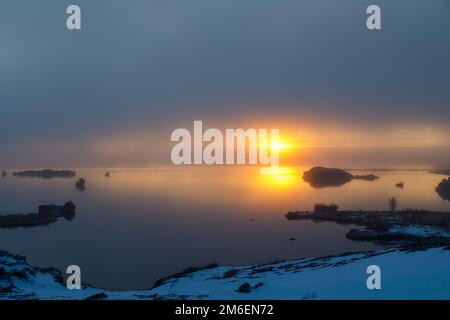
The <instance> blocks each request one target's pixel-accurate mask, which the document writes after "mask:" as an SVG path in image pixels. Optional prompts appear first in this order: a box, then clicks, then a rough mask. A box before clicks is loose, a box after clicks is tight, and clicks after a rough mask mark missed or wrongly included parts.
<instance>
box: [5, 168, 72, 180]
mask: <svg viewBox="0 0 450 320" xmlns="http://www.w3.org/2000/svg"><path fill="white" fill-rule="evenodd" d="M75 175H76V172H75V171H73V170H52V169H44V170H26V171H18V172H14V173H13V176H15V177H22V178H24V177H26V178H43V179H52V178H73V177H75Z"/></svg>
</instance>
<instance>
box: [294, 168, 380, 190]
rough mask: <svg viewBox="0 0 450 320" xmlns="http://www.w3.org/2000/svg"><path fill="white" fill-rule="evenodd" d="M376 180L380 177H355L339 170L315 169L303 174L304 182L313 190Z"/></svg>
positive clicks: (371, 175) (370, 175)
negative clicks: (357, 181)
mask: <svg viewBox="0 0 450 320" xmlns="http://www.w3.org/2000/svg"><path fill="white" fill-rule="evenodd" d="M376 179H378V177H377V176H375V175H373V174H368V175H353V174H351V173H349V172H347V171H345V170H342V169H338V168H324V167H314V168H312V169H310V170H309V171H305V172H304V173H303V180H305V181H306V182H308V183H309V184H310V185H311V186H312V187H313V188H325V187H338V186H342V185H344V184H346V183H348V182H350V181H352V180H367V181H374V180H376Z"/></svg>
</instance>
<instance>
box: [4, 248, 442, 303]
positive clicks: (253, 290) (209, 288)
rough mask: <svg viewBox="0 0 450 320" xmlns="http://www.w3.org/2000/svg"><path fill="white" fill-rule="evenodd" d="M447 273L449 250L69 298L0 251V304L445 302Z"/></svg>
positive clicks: (59, 280)
mask: <svg viewBox="0 0 450 320" xmlns="http://www.w3.org/2000/svg"><path fill="white" fill-rule="evenodd" d="M370 265H377V266H379V267H380V268H381V270H382V272H385V274H386V275H388V279H389V280H388V282H383V283H388V284H389V285H383V287H382V288H383V289H382V290H368V289H367V288H366V279H367V267H368V266H370ZM448 270H450V251H449V250H448V247H439V248H431V247H421V248H410V247H396V248H390V249H385V250H380V251H364V252H356V253H355V252H353V253H351V252H349V253H343V254H339V255H333V256H328V257H321V258H306V259H297V260H289V261H281V262H276V263H270V264H263V265H252V266H244V267H225V266H219V267H214V268H207V269H200V270H195V271H193V272H189V273H184V274H183V275H177V276H174V277H168V278H166V279H165V281H163V282H161V283H160V284H159V285H158V286H156V287H154V288H153V289H150V290H145V291H134V292H133V291H122V292H116V291H105V290H102V289H97V288H93V287H89V286H83V287H82V288H81V289H80V290H69V289H67V288H66V286H65V285H64V282H63V277H62V274H61V273H60V272H59V271H58V270H56V269H53V268H49V269H40V268H36V267H33V266H31V265H29V264H28V263H27V262H26V260H25V258H24V257H21V256H15V255H11V254H9V253H6V252H2V251H0V300H11V299H32V300H35V299H46V300H52V299H57V300H62V299H77V300H82V299H83V300H95V299H110V300H115V299H119V300H143V299H177V300H185V299H191V300H192V299H216V300H223V299H235V300H240V299H260V300H264V299H284V300H306V299H308V300H309V299H319V300H321V299H340V300H342V299H367V300H371V299H450V280H448ZM124 276H126V275H124ZM383 279H384V278H383ZM417 279H420V281H416V280H417ZM383 281H384V280H383Z"/></svg>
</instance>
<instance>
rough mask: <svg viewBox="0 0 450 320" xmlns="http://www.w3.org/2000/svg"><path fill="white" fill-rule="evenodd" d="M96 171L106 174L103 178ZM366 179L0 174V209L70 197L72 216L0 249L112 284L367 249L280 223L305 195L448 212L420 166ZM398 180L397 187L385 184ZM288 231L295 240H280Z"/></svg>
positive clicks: (210, 173)
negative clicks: (317, 185)
mask: <svg viewBox="0 0 450 320" xmlns="http://www.w3.org/2000/svg"><path fill="white" fill-rule="evenodd" d="M105 171H110V172H111V177H110V178H106V177H105V176H104V173H105ZM354 173H375V174H376V175H378V176H380V177H381V178H380V179H379V180H377V181H375V182H367V181H352V182H350V183H348V184H346V185H344V186H341V187H332V188H324V189H314V188H312V187H310V186H309V185H308V184H307V183H305V182H304V181H303V180H302V179H301V174H302V169H301V168H298V169H289V170H286V171H283V172H282V174H275V175H270V174H269V175H267V174H263V175H262V174H261V171H260V169H258V168H245V167H233V168H230V167H228V168H225V167H224V168H153V169H115V170H112V169H78V170H77V178H78V177H83V178H85V179H86V181H87V183H86V190H85V191H84V192H79V191H77V190H76V188H75V186H74V182H75V180H76V179H65V178H54V179H50V180H45V179H39V178H18V177H13V176H12V175H11V174H10V175H8V176H7V177H6V178H3V179H0V213H2V214H6V213H28V212H36V210H37V206H38V205H40V204H44V203H54V204H62V203H64V202H65V201H68V200H72V201H73V202H74V203H75V204H76V206H77V210H76V217H75V218H74V219H73V220H72V221H66V220H64V219H60V220H59V221H58V222H56V223H54V224H51V225H49V226H44V227H34V228H26V229H24V228H19V229H10V230H5V229H0V250H6V251H9V252H11V253H15V254H21V255H25V256H26V257H27V259H28V261H29V262H30V263H31V264H33V265H36V266H40V267H49V266H53V267H56V268H58V269H60V270H62V271H63V270H65V268H66V267H67V266H68V265H70V264H77V265H79V266H80V267H81V269H82V277H83V282H85V283H89V284H92V285H94V286H97V287H102V288H105V289H114V290H138V289H148V288H150V287H151V286H152V285H153V283H154V281H155V280H157V279H158V278H160V277H163V276H167V275H169V274H171V273H174V272H178V271H180V270H182V269H184V268H186V267H189V266H193V265H203V264H207V263H211V262H218V263H220V264H225V265H246V264H254V263H263V262H270V261H274V260H278V259H294V258H300V257H308V256H322V255H328V254H336V253H342V252H345V251H352V250H366V249H374V248H377V247H376V246H375V245H373V244H370V243H358V242H353V241H350V240H347V239H345V237H344V235H345V233H346V232H347V231H348V230H349V229H351V228H352V227H351V226H339V225H336V224H332V223H321V224H317V223H313V222H306V221H303V222H300V221H291V222H289V221H287V220H286V219H285V218H284V216H283V215H284V214H285V213H286V212H288V211H290V210H310V209H311V208H312V207H313V205H314V204H315V203H318V202H322V203H337V204H339V206H340V208H342V209H386V208H387V199H388V198H389V197H392V196H396V197H397V198H398V205H399V207H400V208H401V207H415V208H424V209H430V210H431V209H435V210H443V211H444V210H445V211H450V203H449V202H446V201H444V200H442V199H441V198H439V196H438V195H437V194H436V193H435V191H434V188H435V187H436V185H437V184H438V183H439V181H441V180H442V179H443V176H439V175H433V174H429V173H427V172H426V171H377V172H369V171H367V170H366V171H362V172H354ZM398 182H404V183H405V188H404V189H399V188H396V187H395V184H396V183H398ZM290 238H295V239H296V240H295V241H290V240H289V239H290Z"/></svg>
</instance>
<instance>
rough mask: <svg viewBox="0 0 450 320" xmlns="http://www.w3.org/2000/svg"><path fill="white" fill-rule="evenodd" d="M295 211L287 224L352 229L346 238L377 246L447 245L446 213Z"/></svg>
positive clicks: (449, 225)
mask: <svg viewBox="0 0 450 320" xmlns="http://www.w3.org/2000/svg"><path fill="white" fill-rule="evenodd" d="M333 209H334V210H331V211H314V212H309V211H295V212H288V213H287V214H286V219H288V220H310V221H315V222H334V223H337V224H341V225H355V226H359V227H362V228H358V229H352V230H350V231H349V232H348V233H347V234H346V238H348V239H351V240H356V241H373V242H375V243H378V244H392V243H399V242H400V243H415V244H423V245H427V244H428V245H432V246H442V245H449V244H450V212H431V211H426V210H415V209H405V210H400V211H395V212H390V211H338V210H337V207H335V208H333Z"/></svg>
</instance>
